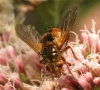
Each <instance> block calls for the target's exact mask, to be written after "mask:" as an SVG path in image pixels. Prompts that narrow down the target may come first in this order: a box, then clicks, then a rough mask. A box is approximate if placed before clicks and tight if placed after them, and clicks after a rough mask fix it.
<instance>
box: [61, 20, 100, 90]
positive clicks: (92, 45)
mask: <svg viewBox="0 0 100 90" xmlns="http://www.w3.org/2000/svg"><path fill="white" fill-rule="evenodd" d="M92 23H93V26H92V28H91V31H89V30H88V29H87V28H86V26H85V30H81V32H82V34H81V37H82V39H81V42H79V41H80V40H79V39H78V36H77V35H76V34H75V33H74V34H75V35H76V40H75V42H70V43H69V45H70V46H71V47H72V49H73V51H74V54H73V53H72V51H71V50H67V51H66V53H67V54H66V53H65V54H64V57H65V59H66V62H67V65H68V67H67V68H66V66H65V67H64V71H65V72H66V75H62V76H61V77H60V78H59V84H60V85H63V86H65V87H64V88H62V90H100V76H99V75H100V49H99V47H100V30H97V31H96V30H95V22H94V21H93V20H92Z"/></svg>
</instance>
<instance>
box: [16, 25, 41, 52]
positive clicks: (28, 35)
mask: <svg viewBox="0 0 100 90" xmlns="http://www.w3.org/2000/svg"><path fill="white" fill-rule="evenodd" d="M15 30H16V33H17V35H18V36H19V38H20V39H22V40H23V41H24V42H25V43H27V44H28V45H29V46H30V47H31V48H32V49H33V50H34V51H36V52H37V53H40V51H41V47H42V44H41V43H40V39H41V35H40V34H39V33H38V32H37V31H36V30H35V28H34V27H31V26H30V25H28V26H26V25H22V24H17V25H16V26H15Z"/></svg>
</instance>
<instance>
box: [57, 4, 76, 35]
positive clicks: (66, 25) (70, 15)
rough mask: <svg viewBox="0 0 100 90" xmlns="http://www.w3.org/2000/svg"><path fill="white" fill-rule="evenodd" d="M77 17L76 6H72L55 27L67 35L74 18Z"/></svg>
mask: <svg viewBox="0 0 100 90" xmlns="http://www.w3.org/2000/svg"><path fill="white" fill-rule="evenodd" d="M76 15H77V6H73V7H72V8H71V10H69V11H68V12H67V13H66V14H65V16H64V18H63V19H62V20H61V21H60V22H59V23H58V25H57V27H58V28H60V29H61V30H63V31H64V32H65V33H66V34H68V32H69V30H70V29H71V27H72V25H73V23H74V21H75V18H76Z"/></svg>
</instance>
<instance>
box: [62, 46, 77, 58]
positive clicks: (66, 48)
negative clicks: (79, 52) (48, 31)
mask: <svg viewBox="0 0 100 90" xmlns="http://www.w3.org/2000/svg"><path fill="white" fill-rule="evenodd" d="M68 49H70V50H71V51H72V53H73V56H74V57H75V59H76V60H78V58H77V56H76V54H75V53H74V51H73V49H72V48H71V47H70V46H67V47H65V48H63V49H62V50H61V52H65V51H66V50H68Z"/></svg>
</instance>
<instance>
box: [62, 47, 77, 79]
mask: <svg viewBox="0 0 100 90" xmlns="http://www.w3.org/2000/svg"><path fill="white" fill-rule="evenodd" d="M68 49H70V50H71V51H72V53H73V56H74V57H75V59H76V60H78V58H77V57H76V55H75V53H74V51H73V49H72V48H71V47H70V46H67V47H65V48H63V49H62V50H61V52H65V51H66V50H68ZM62 60H63V61H64V63H65V64H66V67H67V70H68V72H69V73H70V74H71V75H72V76H73V78H74V79H75V77H74V75H73V74H72V72H71V70H70V68H69V64H68V62H67V61H66V60H65V58H64V57H62ZM62 74H63V73H62ZM64 74H65V73H64ZM65 75H66V74H65Z"/></svg>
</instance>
